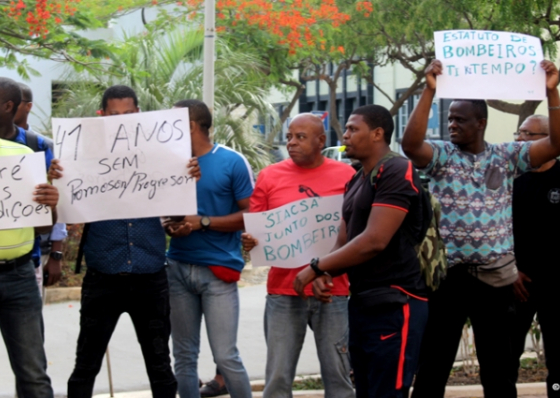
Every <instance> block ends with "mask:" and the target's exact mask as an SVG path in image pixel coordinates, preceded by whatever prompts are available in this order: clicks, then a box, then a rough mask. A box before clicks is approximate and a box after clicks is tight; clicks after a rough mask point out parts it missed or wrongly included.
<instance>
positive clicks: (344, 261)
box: [319, 234, 384, 276]
mask: <svg viewBox="0 0 560 398" xmlns="http://www.w3.org/2000/svg"><path fill="white" fill-rule="evenodd" d="M383 249H384V247H381V244H377V243H376V242H375V241H373V242H372V240H371V239H370V238H368V237H367V236H366V235H364V234H361V235H358V236H357V237H356V238H354V239H352V240H351V241H350V242H348V243H347V244H346V245H344V246H343V247H341V248H340V249H338V250H336V251H333V252H331V253H329V254H327V255H326V256H325V257H322V258H321V259H320V262H319V268H320V269H321V270H322V271H326V272H328V273H329V274H331V275H333V276H336V275H340V274H343V273H344V272H346V271H345V269H346V268H349V267H353V266H355V265H358V264H361V263H363V262H365V261H367V260H370V259H372V258H373V257H375V256H377V255H378V254H379V253H380V252H381V251H383Z"/></svg>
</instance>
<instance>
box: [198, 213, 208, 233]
mask: <svg viewBox="0 0 560 398" xmlns="http://www.w3.org/2000/svg"><path fill="white" fill-rule="evenodd" d="M200 227H201V228H202V230H203V231H206V230H207V229H208V228H210V217H208V216H202V218H201V219H200Z"/></svg>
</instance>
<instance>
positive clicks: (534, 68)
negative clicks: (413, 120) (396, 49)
mask: <svg viewBox="0 0 560 398" xmlns="http://www.w3.org/2000/svg"><path fill="white" fill-rule="evenodd" d="M434 41H435V49H436V58H437V59H438V60H440V61H441V63H442V65H443V74H442V75H440V76H438V78H437V89H436V96H437V97H438V98H468V99H509V100H542V99H545V96H546V92H545V80H546V74H545V72H544V70H543V69H542V68H541V67H540V65H539V63H540V62H541V61H542V60H543V51H542V47H541V42H540V40H539V39H538V38H537V37H533V36H528V35H523V34H519V33H512V32H496V31H485V30H446V31H439V32H434Z"/></svg>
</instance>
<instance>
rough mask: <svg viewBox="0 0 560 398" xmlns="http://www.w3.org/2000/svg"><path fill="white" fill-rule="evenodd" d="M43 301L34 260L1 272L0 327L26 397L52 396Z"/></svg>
mask: <svg viewBox="0 0 560 398" xmlns="http://www.w3.org/2000/svg"><path fill="white" fill-rule="evenodd" d="M41 310H42V303H41V297H40V295H39V289H38V288H37V282H36V281H35V265H34V264H33V262H32V261H29V262H28V263H27V264H25V265H22V266H19V267H17V268H15V269H13V270H11V271H4V272H0V330H1V331H2V336H3V338H4V343H5V344H6V350H7V351H8V356H9V358H10V364H11V366H12V370H13V371H14V374H15V376H16V389H17V393H18V396H20V397H22V398H50V397H52V396H53V390H52V387H51V380H50V378H49V376H47V359H46V356H45V349H44V347H43V315H42V313H41Z"/></svg>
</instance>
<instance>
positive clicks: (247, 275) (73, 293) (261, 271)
mask: <svg viewBox="0 0 560 398" xmlns="http://www.w3.org/2000/svg"><path fill="white" fill-rule="evenodd" d="M269 270H270V267H258V268H253V267H252V265H251V263H250V262H249V263H247V265H246V266H245V268H244V269H243V271H242V273H241V280H240V281H239V282H238V285H239V287H240V288H242V287H245V286H252V285H255V284H257V285H258V284H263V283H266V278H267V275H268V271H269ZM45 295H46V298H45V301H44V302H45V304H54V303H61V302H64V301H80V299H81V298H82V288H81V287H47V288H46V289H45Z"/></svg>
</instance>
